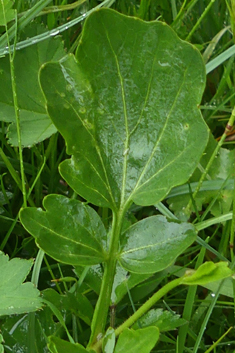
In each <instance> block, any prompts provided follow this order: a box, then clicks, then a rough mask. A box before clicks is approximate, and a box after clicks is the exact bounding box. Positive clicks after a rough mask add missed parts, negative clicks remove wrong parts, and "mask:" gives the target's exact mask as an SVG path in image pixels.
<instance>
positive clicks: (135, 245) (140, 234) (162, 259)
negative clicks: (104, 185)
mask: <svg viewBox="0 0 235 353" xmlns="http://www.w3.org/2000/svg"><path fill="white" fill-rule="evenodd" d="M195 239H196V230H195V228H194V226H193V225H191V224H189V223H176V222H172V221H171V222H169V221H167V219H166V217H163V216H152V217H148V218H145V219H143V220H142V221H139V222H137V223H135V224H134V225H133V226H132V227H130V228H129V229H127V230H126V232H125V233H124V234H123V235H122V252H121V254H120V256H119V262H120V264H121V265H122V266H123V267H124V268H125V269H126V270H128V271H130V272H137V273H154V272H158V271H161V270H163V269H165V268H166V267H168V266H169V265H170V264H172V262H173V261H174V260H175V259H176V257H177V256H179V255H180V254H181V253H182V252H183V251H184V250H185V249H187V247H188V246H190V245H191V244H192V243H193V242H194V241H195Z"/></svg>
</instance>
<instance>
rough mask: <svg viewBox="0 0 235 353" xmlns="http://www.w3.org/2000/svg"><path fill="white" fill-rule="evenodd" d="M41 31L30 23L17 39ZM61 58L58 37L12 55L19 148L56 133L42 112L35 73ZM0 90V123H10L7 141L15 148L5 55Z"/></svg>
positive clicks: (12, 113)
mask: <svg viewBox="0 0 235 353" xmlns="http://www.w3.org/2000/svg"><path fill="white" fill-rule="evenodd" d="M44 31H45V29H44V28H43V27H42V26H40V25H36V24H31V25H30V26H29V27H27V30H26V31H25V32H24V33H23V34H22V35H21V39H26V38H27V37H31V36H36V35H39V34H41V33H43V32H44ZM64 55H65V51H64V49H63V43H62V40H61V38H60V37H57V38H49V39H47V40H45V41H43V42H40V43H37V44H34V45H31V46H29V47H27V48H24V49H22V50H19V51H17V52H16V55H15V59H14V67H15V80H16V87H17V99H18V105H19V117H20V123H21V134H22V137H21V138H22V144H23V146H32V145H34V144H35V143H37V142H40V141H43V140H44V139H45V138H48V137H50V136H51V135H52V134H54V133H55V132H56V128H55V126H54V125H53V123H52V121H51V119H50V118H49V117H48V115H47V112H46V110H45V103H44V98H43V95H42V92H41V90H40V87H39V82H38V70H39V68H40V66H41V65H42V64H44V63H45V62H47V61H49V60H59V59H60V58H62V57H63V56H64ZM0 91H1V96H0V120H2V121H6V122H9V123H11V125H10V128H9V131H8V137H9V142H10V143H11V144H12V145H14V146H18V139H17V131H16V125H15V111H14V104H13V96H12V87H11V75H10V66H9V56H8V55H7V56H6V57H4V58H1V59H0Z"/></svg>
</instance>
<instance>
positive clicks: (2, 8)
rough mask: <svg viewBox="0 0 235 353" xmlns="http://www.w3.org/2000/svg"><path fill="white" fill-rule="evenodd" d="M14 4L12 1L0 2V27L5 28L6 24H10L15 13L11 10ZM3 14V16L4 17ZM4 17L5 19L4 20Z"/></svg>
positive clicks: (4, 0) (3, 0)
mask: <svg viewBox="0 0 235 353" xmlns="http://www.w3.org/2000/svg"><path fill="white" fill-rule="evenodd" d="M13 4H14V2H13V1H12V0H2V1H0V26H5V24H6V23H5V18H6V22H7V23H8V22H10V21H12V20H13V19H14V18H15V11H16V10H13V9H12V6H13ZM4 13H5V16H4ZM4 17H5V18H4Z"/></svg>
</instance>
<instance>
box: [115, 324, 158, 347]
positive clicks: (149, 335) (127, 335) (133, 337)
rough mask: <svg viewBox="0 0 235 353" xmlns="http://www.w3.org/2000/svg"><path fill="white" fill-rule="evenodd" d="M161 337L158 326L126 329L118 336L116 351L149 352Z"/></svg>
mask: <svg viewBox="0 0 235 353" xmlns="http://www.w3.org/2000/svg"><path fill="white" fill-rule="evenodd" d="M158 338H159V330H158V329H157V327H146V328H143V329H140V330H136V331H134V330H129V329H126V330H124V331H123V332H122V333H121V335H120V337H119V338H118V341H117V345H116V348H115V351H114V353H123V352H128V353H136V352H141V353H149V352H150V351H151V350H152V349H153V347H154V346H155V344H156V343H157V340H158Z"/></svg>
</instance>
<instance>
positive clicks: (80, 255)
mask: <svg viewBox="0 0 235 353" xmlns="http://www.w3.org/2000/svg"><path fill="white" fill-rule="evenodd" d="M43 206H44V208H45V210H46V211H45V212H44V211H43V210H42V209H41V208H25V209H22V210H21V212H20V219H21V222H22V223H23V225H24V227H25V228H26V229H27V230H28V231H29V233H30V234H32V235H33V236H34V237H35V239H36V243H37V245H38V246H39V247H40V248H41V249H43V250H44V251H45V252H46V253H47V254H48V255H50V256H51V257H53V258H54V259H56V260H58V261H61V262H64V263H67V264H71V265H95V264H97V263H100V262H103V261H104V260H105V249H106V231H105V228H104V225H103V223H102V222H101V219H100V218H99V216H98V214H97V213H96V212H95V211H94V210H93V209H92V208H91V207H89V206H86V205H84V204H83V203H81V202H80V201H77V200H70V199H68V198H67V197H64V196H61V195H49V196H47V197H45V198H44V200H43Z"/></svg>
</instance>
